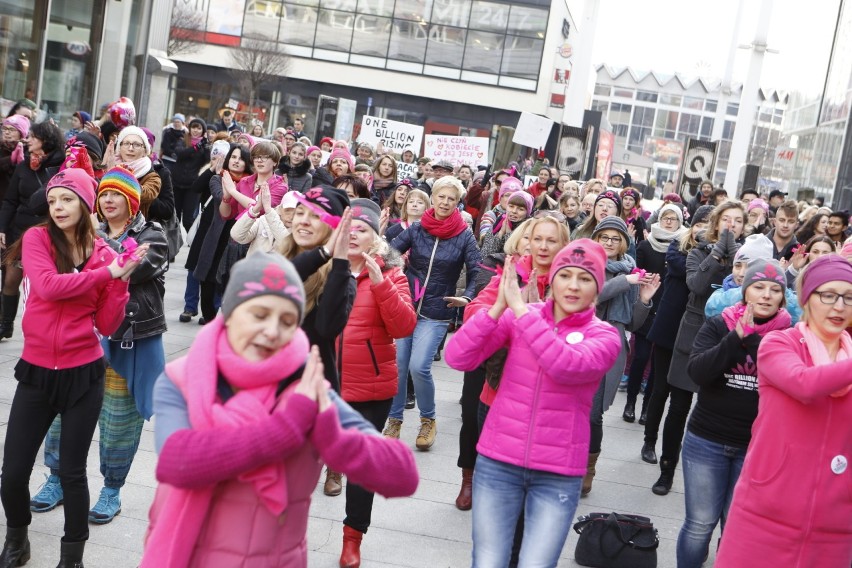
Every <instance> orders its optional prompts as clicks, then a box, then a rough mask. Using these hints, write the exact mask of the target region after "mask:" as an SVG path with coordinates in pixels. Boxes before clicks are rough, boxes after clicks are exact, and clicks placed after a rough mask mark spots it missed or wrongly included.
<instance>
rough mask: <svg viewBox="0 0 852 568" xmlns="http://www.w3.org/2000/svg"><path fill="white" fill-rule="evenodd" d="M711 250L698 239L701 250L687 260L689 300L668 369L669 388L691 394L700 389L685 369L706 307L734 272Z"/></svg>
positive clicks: (728, 263)
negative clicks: (676, 388)
mask: <svg viewBox="0 0 852 568" xmlns="http://www.w3.org/2000/svg"><path fill="white" fill-rule="evenodd" d="M712 249H713V244H712V243H708V242H707V241H704V240H701V239H699V243H698V246H696V247H695V248H694V249H692V250H691V251H689V254H688V255H687V257H686V285H687V286H688V287H689V300H688V301H687V302H686V311H684V313H683V317H682V318H681V320H680V327H679V328H678V330H677V338H676V339H675V344H674V349H673V350H672V351H673V353H672V362H671V367H670V368H669V376H668V381H669V384H670V385H673V386H675V387H678V388H681V389H684V390H688V391H691V392H698V385H696V384H695V383H694V382H693V381H692V379H690V378H689V373H688V372H687V370H686V365H687V362H688V361H689V354H690V353H691V352H692V344H693V342H694V341H695V336H696V335H697V334H698V330H699V329H701V326H702V325H704V305H705V304H706V303H707V299H708V298H710V295H711V294H712V293H713V290H714V289H715V288H714V286H716V287H718V286H720V285H721V284H722V280H724V279H725V276H727V275H728V274H730V273H731V269H732V265H731V259H725V263H724V264H722V263H720V262H719V261H717V260H716V259H715V258H714V257H713V256H712V255H711V254H710V252H711V251H712Z"/></svg>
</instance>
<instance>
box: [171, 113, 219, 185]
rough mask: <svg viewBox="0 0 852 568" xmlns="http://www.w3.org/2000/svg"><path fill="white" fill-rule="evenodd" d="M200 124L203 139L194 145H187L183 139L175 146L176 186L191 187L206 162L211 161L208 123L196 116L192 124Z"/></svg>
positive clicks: (174, 171)
mask: <svg viewBox="0 0 852 568" xmlns="http://www.w3.org/2000/svg"><path fill="white" fill-rule="evenodd" d="M196 123H198V124H200V125H201V128H202V132H201V140H200V141H199V142H198V143H197V144H195V145H194V146H187V144H186V142H185V141H181V142H179V143H178V144H177V146H176V148H175V157H176V160H175V162H174V164H172V165H171V172H172V184H174V185H175V186H176V187H183V188H189V187H191V186H192V183H193V182H194V181H195V178H197V177H198V173H199V172H200V171H201V168H203V167H204V164H206V163H207V162H209V161H210V146H209V145H208V143H207V124H205V122H204V121H203V120H201V119H200V118H194V119H192V120H191V121H190V124H196Z"/></svg>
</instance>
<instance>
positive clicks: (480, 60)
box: [464, 30, 504, 75]
mask: <svg viewBox="0 0 852 568" xmlns="http://www.w3.org/2000/svg"><path fill="white" fill-rule="evenodd" d="M503 37H504V36H503V35H501V34H492V33H487V32H479V31H474V30H471V31H469V32H468V34H467V49H466V50H465V53H464V68H465V69H467V70H468V71H478V72H479V73H493V74H494V75H497V74H498V73H499V72H500V58H501V57H502V56H503Z"/></svg>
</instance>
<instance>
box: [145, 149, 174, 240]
mask: <svg viewBox="0 0 852 568" xmlns="http://www.w3.org/2000/svg"><path fill="white" fill-rule="evenodd" d="M154 171H155V172H157V175H158V176H160V193H159V194H158V195H157V199H155V200H154V201H153V202H151V205H149V206H148V216H147V217H146V219H148V220H149V221H156V222H157V223H160V224H161V225H162V224H163V223H165V222H167V221H168V220H169V219H171V218H172V217H173V216H174V214H175V190H174V187H173V186H172V173H171V172H170V171H169V169H168V168H167V167H166V166H164V165H163V163H162V162H159V161H158V162H154Z"/></svg>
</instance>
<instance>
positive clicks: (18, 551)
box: [0, 527, 30, 568]
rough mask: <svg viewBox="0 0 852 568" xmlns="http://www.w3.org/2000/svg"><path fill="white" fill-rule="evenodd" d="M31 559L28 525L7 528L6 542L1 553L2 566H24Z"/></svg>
mask: <svg viewBox="0 0 852 568" xmlns="http://www.w3.org/2000/svg"><path fill="white" fill-rule="evenodd" d="M29 559H30V539H28V538H27V527H21V528H19V529H13V528H8V527H7V528H6V542H5V543H4V544H3V552H2V553H0V568H14V567H15V566H23V565H24V564H26V563H27V561H29Z"/></svg>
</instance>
